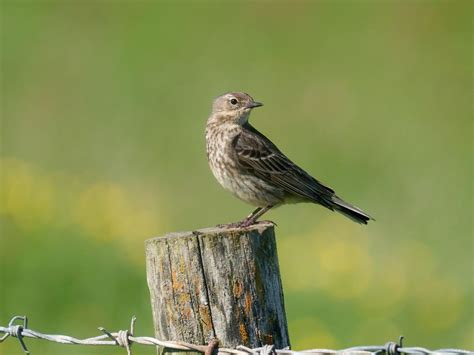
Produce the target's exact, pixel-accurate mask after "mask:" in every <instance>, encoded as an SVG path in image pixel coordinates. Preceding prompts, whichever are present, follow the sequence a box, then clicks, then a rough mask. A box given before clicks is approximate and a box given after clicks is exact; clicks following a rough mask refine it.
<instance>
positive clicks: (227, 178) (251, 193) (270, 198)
mask: <svg viewBox="0 0 474 355" xmlns="http://www.w3.org/2000/svg"><path fill="white" fill-rule="evenodd" d="M215 158H216V159H212V158H211V159H209V165H210V167H211V170H212V173H213V174H214V176H215V178H216V179H217V181H219V183H220V184H221V185H222V187H224V188H225V189H226V190H228V191H230V192H231V193H232V194H234V195H235V196H236V197H238V198H239V199H241V200H242V201H244V202H246V203H248V204H251V205H254V206H257V207H264V206H268V205H277V204H280V203H281V202H282V201H283V199H284V195H285V193H284V191H283V190H282V189H279V188H277V187H275V186H272V185H270V184H268V183H266V182H265V181H263V180H262V179H260V178H258V177H256V176H253V175H249V174H248V173H247V172H246V171H245V170H243V169H242V168H240V167H239V166H238V165H237V164H236V163H235V162H234V161H232V160H231V159H228V157H224V156H219V157H215Z"/></svg>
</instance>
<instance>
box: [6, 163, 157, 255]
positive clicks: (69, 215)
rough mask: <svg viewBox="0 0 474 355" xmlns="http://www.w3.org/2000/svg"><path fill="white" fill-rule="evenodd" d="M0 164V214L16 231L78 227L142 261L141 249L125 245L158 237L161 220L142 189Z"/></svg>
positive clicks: (29, 165)
mask: <svg viewBox="0 0 474 355" xmlns="http://www.w3.org/2000/svg"><path fill="white" fill-rule="evenodd" d="M0 163H1V165H0V166H1V169H0V181H1V195H0V214H1V215H5V216H7V217H9V218H11V220H12V221H13V222H14V223H15V225H17V226H18V227H19V228H23V229H27V230H31V229H33V228H40V227H45V226H46V227H48V228H51V227H52V226H58V225H61V226H62V225H77V226H79V228H80V229H82V230H83V231H84V232H85V234H86V235H87V236H91V237H93V238H94V239H96V240H99V241H111V240H117V241H119V244H120V245H121V247H122V248H123V249H124V250H127V255H129V256H131V257H132V259H135V260H137V261H139V262H141V263H142V262H143V260H142V259H143V250H142V246H141V245H140V247H139V248H137V247H133V248H130V246H131V245H135V244H136V242H137V238H140V237H141V238H144V237H147V236H152V235H154V234H155V233H157V232H158V231H159V230H160V222H161V221H162V220H163V218H162V216H159V214H158V211H157V208H156V205H154V204H153V205H151V203H150V200H149V198H148V196H149V195H150V194H147V193H146V191H143V190H139V191H137V189H131V188H130V187H128V186H123V185H119V184H114V183H109V182H96V183H93V184H92V185H87V184H86V183H85V182H84V181H80V180H79V179H78V178H77V177H75V176H72V175H70V174H67V173H49V174H46V173H44V172H42V171H40V170H39V169H37V168H36V167H34V166H32V165H31V164H29V163H27V162H24V161H21V160H18V159H13V158H8V159H1V160H0ZM132 190H133V191H132ZM59 206H60V207H59Z"/></svg>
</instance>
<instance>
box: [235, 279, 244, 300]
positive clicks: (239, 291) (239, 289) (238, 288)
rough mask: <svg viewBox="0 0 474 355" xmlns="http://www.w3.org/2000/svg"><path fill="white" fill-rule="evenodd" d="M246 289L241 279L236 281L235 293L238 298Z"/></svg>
mask: <svg viewBox="0 0 474 355" xmlns="http://www.w3.org/2000/svg"><path fill="white" fill-rule="evenodd" d="M243 291H244V289H243V286H242V283H241V282H240V281H235V282H234V287H233V293H234V296H235V297H236V298H240V297H241V296H242V293H243Z"/></svg>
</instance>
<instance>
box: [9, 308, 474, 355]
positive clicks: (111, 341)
mask: <svg viewBox="0 0 474 355" xmlns="http://www.w3.org/2000/svg"><path fill="white" fill-rule="evenodd" d="M18 320H22V321H23V324H22V325H17V324H15V322H16V321H18ZM135 320H136V318H135V317H132V321H131V326H130V329H131V330H130V331H129V330H119V331H117V332H108V331H107V330H106V329H104V328H102V327H99V328H98V329H99V330H100V331H101V332H102V333H103V335H99V336H95V337H91V338H85V339H78V338H75V337H72V336H68V335H60V334H43V333H40V332H38V331H35V330H32V329H30V328H28V319H27V317H26V316H15V317H13V318H12V319H11V320H10V322H9V323H8V326H6V327H3V326H0V334H3V335H2V336H1V337H0V343H1V342H3V341H5V340H6V339H7V338H8V337H10V336H11V337H14V338H17V339H18V340H19V342H20V345H21V347H22V350H23V351H24V352H25V353H26V354H29V351H28V349H27V347H26V344H25V342H24V338H35V339H40V340H46V341H50V342H55V343H60V344H74V345H113V346H120V347H123V348H125V350H126V351H127V354H128V355H131V354H132V350H131V346H132V344H135V343H136V344H142V345H152V346H159V347H162V348H163V350H164V351H168V352H171V351H172V352H180V351H198V352H201V353H204V354H206V350H208V346H206V345H196V344H190V343H187V342H182V341H165V340H159V339H156V338H153V337H147V336H135V335H134V325H135ZM402 339H403V338H402V337H400V340H399V342H398V343H395V342H388V343H386V344H385V345H368V346H354V347H350V348H347V349H342V350H330V349H309V350H300V351H294V350H290V349H287V348H286V349H275V347H274V346H273V345H265V346H262V347H259V348H253V349H252V348H248V347H246V346H243V345H239V346H237V347H236V348H235V349H231V348H224V347H218V345H217V346H216V347H215V350H216V353H217V354H219V355H220V354H235V355H248V354H257V355H272V354H279V355H297V354H301V355H308V354H318V355H322V354H356V355H369V354H386V355H401V354H428V355H431V354H449V355H451V354H462V355H464V354H470V355H474V352H473V351H468V350H461V349H438V350H429V349H426V348H423V347H403V346H402ZM214 345H216V344H214Z"/></svg>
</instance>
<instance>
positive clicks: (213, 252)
mask: <svg viewBox="0 0 474 355" xmlns="http://www.w3.org/2000/svg"><path fill="white" fill-rule="evenodd" d="M146 256H147V279H148V287H149V289H150V296H151V304H152V309H153V320H154V324H155V335H156V337H157V338H159V339H165V340H175V341H186V342H190V343H194V344H207V343H208V341H209V340H210V339H212V338H215V337H216V338H217V339H219V341H220V346H223V347H235V346H237V345H245V346H249V347H252V348H253V347H259V346H262V345H265V344H275V346H276V347H277V348H280V349H281V348H284V347H286V346H289V345H290V342H289V338H288V329H287V323H286V316H285V307H284V302H283V292H282V286H281V279H280V271H279V266H278V256H277V249H276V242H275V234H274V229H273V225H272V224H270V223H261V224H258V225H256V226H252V227H249V228H243V229H237V228H235V229H221V228H208V229H202V230H199V231H194V232H182V233H172V234H168V235H165V236H163V237H157V238H153V239H149V240H147V241H146Z"/></svg>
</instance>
